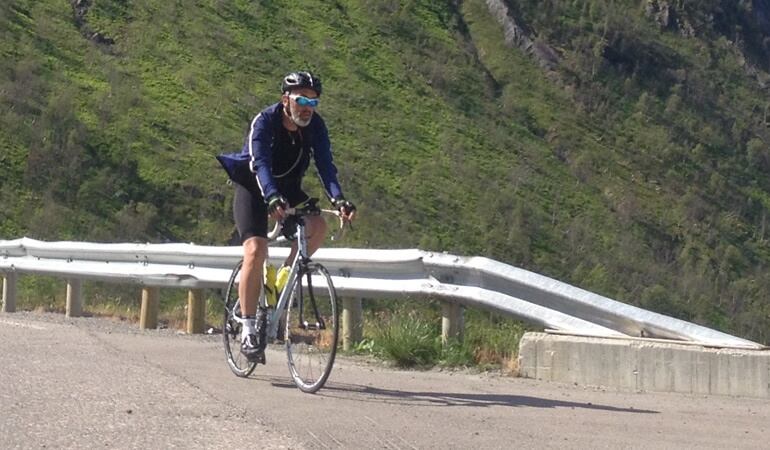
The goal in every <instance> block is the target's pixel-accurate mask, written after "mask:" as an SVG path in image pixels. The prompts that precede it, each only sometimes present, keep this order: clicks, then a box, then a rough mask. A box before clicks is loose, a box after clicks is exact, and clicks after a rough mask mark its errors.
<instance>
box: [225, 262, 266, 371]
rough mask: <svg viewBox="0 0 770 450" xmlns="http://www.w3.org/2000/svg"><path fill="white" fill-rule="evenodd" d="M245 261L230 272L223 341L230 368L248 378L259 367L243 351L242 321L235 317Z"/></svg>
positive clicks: (238, 306) (226, 293)
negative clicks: (240, 279)
mask: <svg viewBox="0 0 770 450" xmlns="http://www.w3.org/2000/svg"><path fill="white" fill-rule="evenodd" d="M242 265H243V261H240V262H239V263H238V265H236V266H235V268H234V269H233V272H232V273H231V274H230V281H228V283H227V291H225V298H224V300H225V307H224V317H223V320H222V342H223V344H224V346H225V358H226V359H227V365H228V366H229V367H230V370H231V371H232V372H233V373H234V374H235V375H237V376H239V377H242V378H246V377H248V376H249V375H251V372H253V371H254V369H255V368H256V367H257V363H256V362H251V361H249V360H248V359H246V357H245V356H244V355H243V354H242V353H241V323H240V322H238V321H237V320H235V319H234V318H233V315H234V314H236V313H237V312H239V311H240V302H239V301H238V298H239V296H238V279H239V275H240V272H241V266H242Z"/></svg>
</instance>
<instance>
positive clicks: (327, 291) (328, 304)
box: [222, 198, 345, 393]
mask: <svg viewBox="0 0 770 450" xmlns="http://www.w3.org/2000/svg"><path fill="white" fill-rule="evenodd" d="M317 201H318V199H316V198H313V199H310V200H309V201H308V202H307V206H304V207H302V208H290V209H289V210H287V214H288V215H287V219H285V220H284V223H286V222H291V221H294V222H296V224H297V234H296V237H297V242H298V249H297V255H296V256H295V257H294V260H293V262H292V264H291V267H290V269H289V276H288V280H287V282H286V286H285V287H284V288H283V290H282V291H281V293H280V296H279V297H278V301H277V302H276V305H275V307H274V308H273V307H268V304H267V298H266V296H265V289H264V285H263V288H262V290H261V292H260V295H259V307H260V308H265V309H264V310H263V311H265V312H266V315H267V326H266V327H264V328H262V333H261V336H259V337H260V347H261V348H262V350H263V351H264V349H265V348H266V345H267V343H268V342H275V341H276V340H280V339H282V340H283V341H284V344H285V346H286V355H287V359H288V365H289V374H290V375H291V377H292V380H293V381H294V384H295V385H296V386H297V387H298V388H299V389H300V390H301V391H303V392H307V393H315V392H317V391H318V390H319V389H321V388H322V387H323V385H324V384H325V383H326V380H327V379H328V378H329V375H330V374H331V371H332V366H333V365H334V358H335V356H336V354H337V343H338V341H339V313H338V311H337V292H336V291H335V289H334V284H333V283H332V279H331V276H330V275H329V272H328V271H327V270H326V268H325V267H324V266H323V265H321V264H319V263H315V262H313V261H312V260H311V259H310V257H309V255H308V252H307V240H306V235H305V220H304V217H306V216H310V215H320V214H330V215H335V216H337V217H339V212H338V211H334V210H322V209H319V208H318V207H317V206H316V202H317ZM344 225H345V223H343V222H342V220H341V221H340V230H339V232H338V233H341V232H342V231H343V230H344ZM282 226H283V223H276V226H275V228H274V229H273V231H271V232H270V233H269V234H268V241H270V242H278V241H280V240H281V239H279V236H280V235H281V232H282ZM332 239H335V238H334V237H333V238H332ZM242 264H243V260H241V261H240V262H239V263H238V264H237V265H236V267H235V268H234V269H233V272H232V274H231V275H230V281H229V282H228V285H227V291H226V292H225V296H224V304H225V305H224V306H225V310H224V324H223V327H222V336H223V341H224V346H225V355H226V357H227V363H228V365H229V366H230V370H232V372H233V373H234V374H235V375H237V376H239V377H244V378H245V377H248V376H249V375H250V374H251V373H252V372H253V371H254V369H255V368H256V366H257V364H258V363H263V364H264V359H262V360H261V361H248V360H247V359H246V357H245V356H243V355H242V354H241V352H240V344H241V322H240V321H239V319H238V317H239V316H240V301H239V300H238V282H239V278H240V271H241V266H242ZM303 280H305V284H303ZM281 331H282V332H283V333H282V334H281V333H280V332H281ZM263 355H264V354H263ZM263 358H264V356H263Z"/></svg>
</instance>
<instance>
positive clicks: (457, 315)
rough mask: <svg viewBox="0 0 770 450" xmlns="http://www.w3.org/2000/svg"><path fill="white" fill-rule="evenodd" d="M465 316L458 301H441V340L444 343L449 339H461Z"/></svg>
mask: <svg viewBox="0 0 770 450" xmlns="http://www.w3.org/2000/svg"><path fill="white" fill-rule="evenodd" d="M464 328H465V318H464V314H463V307H462V306H461V305H460V304H458V303H450V302H442V303H441V342H442V343H443V344H444V345H446V344H447V342H449V340H450V339H458V340H462V338H463V329H464Z"/></svg>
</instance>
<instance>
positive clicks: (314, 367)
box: [284, 263, 339, 394]
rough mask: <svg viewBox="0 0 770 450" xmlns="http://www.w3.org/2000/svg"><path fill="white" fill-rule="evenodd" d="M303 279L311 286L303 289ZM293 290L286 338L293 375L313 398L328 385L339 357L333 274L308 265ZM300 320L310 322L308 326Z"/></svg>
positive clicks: (290, 372)
mask: <svg viewBox="0 0 770 450" xmlns="http://www.w3.org/2000/svg"><path fill="white" fill-rule="evenodd" d="M303 278H304V279H305V280H306V281H307V282H308V285H307V286H303V285H302V280H303ZM313 288H315V289H313ZM291 289H293V295H292V296H291V298H289V301H288V302H287V306H286V327H285V334H284V336H285V343H286V356H287V359H288V365H289V374H290V375H291V378H292V380H294V384H295V385H296V386H297V387H298V388H299V389H300V390H301V391H302V392H306V393H310V394H312V393H315V392H317V391H318V390H319V389H321V388H322V387H323V386H324V384H325V383H326V380H327V379H328V378H329V375H330V374H331V372H332V367H333V366H334V358H335V356H336V354H337V345H338V342H339V312H338V310H337V291H336V290H335V289H334V284H333V283H332V279H331V276H330V275H329V272H328V271H327V270H326V268H325V267H324V266H322V265H321V264H316V263H310V264H308V266H307V267H306V268H305V269H304V270H303V271H302V272H301V276H297V277H296V279H295V281H294V284H293V285H292V286H291ZM300 319H303V320H304V322H308V324H307V326H305V324H304V323H303V322H300Z"/></svg>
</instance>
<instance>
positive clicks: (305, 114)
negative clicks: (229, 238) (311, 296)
mask: <svg viewBox="0 0 770 450" xmlns="http://www.w3.org/2000/svg"><path fill="white" fill-rule="evenodd" d="M281 93H282V95H281V101H280V102H278V103H276V104H274V105H271V106H269V107H267V108H265V109H264V110H262V111H261V112H260V113H259V114H257V116H256V117H254V119H253V120H252V121H251V125H250V127H249V131H248V134H247V137H246V139H245V143H244V145H243V148H242V150H241V151H240V152H238V153H230V154H222V155H219V156H217V159H218V160H219V162H220V163H221V164H222V166H223V167H224V169H225V170H226V171H227V173H228V176H229V177H230V179H231V180H232V181H233V185H234V186H235V197H234V199H233V216H234V218H235V225H236V228H237V229H238V233H239V235H240V239H241V243H242V245H243V267H242V269H241V280H240V285H239V288H238V295H239V297H240V306H241V314H242V323H243V331H242V335H241V353H243V354H244V355H245V356H246V357H247V358H248V359H249V360H250V361H260V362H264V354H263V353H262V349H264V343H263V344H262V346H261V347H260V342H259V338H258V336H259V334H260V331H261V330H260V328H262V327H264V325H265V324H264V320H265V319H264V317H265V316H266V314H265V311H263V310H262V308H259V309H258V308H257V303H258V302H257V299H258V296H259V292H260V289H261V288H262V280H263V276H264V275H263V267H264V262H265V260H266V259H267V218H268V215H269V216H270V217H271V218H272V219H274V220H282V219H284V218H285V217H286V209H287V208H289V207H296V206H298V205H301V204H303V203H304V202H306V201H307V200H308V199H309V197H308V195H307V194H306V193H305V192H304V191H303V190H302V178H303V176H304V175H305V172H306V170H307V169H308V167H309V165H310V160H311V159H313V160H314V161H315V166H316V169H317V171H318V174H319V175H320V178H321V181H322V184H323V186H324V189H325V191H326V195H327V196H328V198H329V200H330V201H331V203H332V205H333V206H334V207H335V208H337V209H338V210H339V211H340V213H341V214H342V219H343V220H345V221H352V220H353V219H354V217H355V215H356V207H355V205H353V203H351V202H350V201H348V200H346V199H345V197H344V196H343V194H342V189H341V187H340V184H339V181H338V180H337V168H336V167H335V165H334V162H333V161H332V153H331V144H330V141H329V134H328V130H327V129H326V125H325V124H324V121H323V119H322V118H321V116H320V115H319V114H318V113H317V112H316V107H317V106H318V103H319V101H320V99H319V97H320V96H321V80H320V79H319V78H318V77H317V76H315V75H313V74H312V73H310V72H304V71H301V72H292V73H289V74H288V75H286V76H285V77H284V78H283V82H282V84H281ZM306 229H307V232H308V241H307V243H308V252H309V253H310V254H312V253H313V252H315V251H316V250H317V249H318V248H319V247H320V246H321V244H322V243H323V240H324V238H325V235H326V222H325V221H324V219H323V218H322V217H321V216H308V217H306ZM296 251H297V243H296V241H295V242H294V243H293V245H292V249H291V252H290V254H289V257H288V258H287V259H286V261H285V262H284V267H283V268H282V270H279V272H278V279H279V281H280V279H281V276H282V274H288V271H287V270H286V269H287V268H288V266H289V264H291V262H292V260H293V258H294V255H295V254H296ZM257 316H259V317H257ZM262 329H263V328H262ZM263 335H264V334H263Z"/></svg>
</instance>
